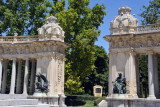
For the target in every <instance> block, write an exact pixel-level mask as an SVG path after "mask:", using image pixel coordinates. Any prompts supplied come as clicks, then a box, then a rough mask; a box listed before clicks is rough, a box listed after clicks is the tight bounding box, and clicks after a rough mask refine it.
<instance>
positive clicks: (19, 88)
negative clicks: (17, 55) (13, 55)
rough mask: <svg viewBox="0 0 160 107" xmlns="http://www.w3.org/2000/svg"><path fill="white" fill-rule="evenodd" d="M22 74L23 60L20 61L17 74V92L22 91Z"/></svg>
mask: <svg viewBox="0 0 160 107" xmlns="http://www.w3.org/2000/svg"><path fill="white" fill-rule="evenodd" d="M21 74H22V60H19V61H18V74H17V84H16V94H20V93H21Z"/></svg>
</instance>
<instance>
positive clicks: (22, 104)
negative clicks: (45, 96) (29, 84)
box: [0, 94, 50, 107]
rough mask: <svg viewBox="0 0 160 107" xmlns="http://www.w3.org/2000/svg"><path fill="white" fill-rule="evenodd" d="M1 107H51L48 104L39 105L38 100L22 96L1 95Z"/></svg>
mask: <svg viewBox="0 0 160 107" xmlns="http://www.w3.org/2000/svg"><path fill="white" fill-rule="evenodd" d="M0 107H50V106H49V105H48V104H39V103H38V100H37V99H27V96H26V95H22V94H13V95H12V94H0Z"/></svg>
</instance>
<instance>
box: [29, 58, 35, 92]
mask: <svg viewBox="0 0 160 107" xmlns="http://www.w3.org/2000/svg"><path fill="white" fill-rule="evenodd" d="M35 62H36V61H35V60H34V59H33V60H32V69H31V80H30V92H29V94H30V95H32V94H33V93H34V82H35V74H36V71H35Z"/></svg>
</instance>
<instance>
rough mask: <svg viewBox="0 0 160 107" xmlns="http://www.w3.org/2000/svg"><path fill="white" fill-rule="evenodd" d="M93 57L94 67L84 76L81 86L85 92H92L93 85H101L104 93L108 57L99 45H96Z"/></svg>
mask: <svg viewBox="0 0 160 107" xmlns="http://www.w3.org/2000/svg"><path fill="white" fill-rule="evenodd" d="M95 57H96V61H95V64H94V65H95V68H94V70H93V71H92V73H91V74H90V75H89V76H87V77H86V78H85V82H84V83H83V87H84V88H85V93H88V94H93V86H95V85H101V86H102V87H103V92H104V93H105V95H106V94H107V92H108V71H109V65H108V64H109V58H108V56H107V53H106V52H105V50H104V48H103V47H100V46H96V49H95Z"/></svg>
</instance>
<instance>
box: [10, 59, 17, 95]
mask: <svg viewBox="0 0 160 107" xmlns="http://www.w3.org/2000/svg"><path fill="white" fill-rule="evenodd" d="M15 82H16V59H13V63H12V76H11V85H10V94H14V89H15Z"/></svg>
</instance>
